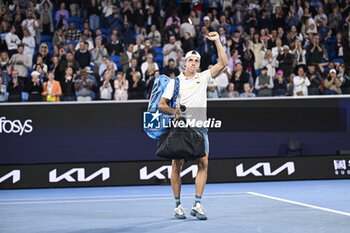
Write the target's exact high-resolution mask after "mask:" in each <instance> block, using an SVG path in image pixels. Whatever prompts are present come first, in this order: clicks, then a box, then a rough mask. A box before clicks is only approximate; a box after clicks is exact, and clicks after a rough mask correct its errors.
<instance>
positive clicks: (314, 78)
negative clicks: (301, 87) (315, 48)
mask: <svg viewBox="0 0 350 233" xmlns="http://www.w3.org/2000/svg"><path fill="white" fill-rule="evenodd" d="M307 69H308V72H307V73H306V77H308V79H309V80H310V83H311V84H310V86H309V87H308V94H309V95H319V94H320V89H321V84H322V78H321V75H320V74H319V73H318V72H317V71H316V69H315V64H312V63H310V64H308V66H307Z"/></svg>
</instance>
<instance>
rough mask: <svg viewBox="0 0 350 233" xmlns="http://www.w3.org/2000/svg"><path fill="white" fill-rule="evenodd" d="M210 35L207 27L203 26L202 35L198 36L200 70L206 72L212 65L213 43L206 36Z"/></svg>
mask: <svg viewBox="0 0 350 233" xmlns="http://www.w3.org/2000/svg"><path fill="white" fill-rule="evenodd" d="M208 33H209V31H208V29H207V28H206V27H205V26H202V29H201V33H200V34H199V36H198V45H199V54H200V55H201V64H200V69H201V70H206V69H207V68H208V66H209V65H210V64H211V63H212V56H213V49H214V45H213V42H212V41H210V40H208V39H207V37H206V35H207V34H208Z"/></svg>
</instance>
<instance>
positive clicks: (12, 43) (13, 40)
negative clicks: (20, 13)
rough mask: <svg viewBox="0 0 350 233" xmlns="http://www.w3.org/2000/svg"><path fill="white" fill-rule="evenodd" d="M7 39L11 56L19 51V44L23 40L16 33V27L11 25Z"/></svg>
mask: <svg viewBox="0 0 350 233" xmlns="http://www.w3.org/2000/svg"><path fill="white" fill-rule="evenodd" d="M5 41H6V45H7V52H8V55H9V57H10V58H11V57H12V55H13V54H15V53H17V51H18V45H20V44H21V40H20V39H19V37H18V36H17V35H16V28H15V27H14V26H12V27H11V30H10V32H9V33H7V35H6V36H5Z"/></svg>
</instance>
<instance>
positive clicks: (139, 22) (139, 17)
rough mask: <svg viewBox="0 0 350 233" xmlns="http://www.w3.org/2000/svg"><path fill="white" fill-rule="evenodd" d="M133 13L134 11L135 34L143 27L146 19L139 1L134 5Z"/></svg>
mask: <svg viewBox="0 0 350 233" xmlns="http://www.w3.org/2000/svg"><path fill="white" fill-rule="evenodd" d="M134 7H135V11H134V19H133V20H134V21H133V22H134V23H135V30H136V33H139V31H140V28H141V27H143V26H144V25H145V19H146V12H145V9H144V8H143V7H142V2H141V1H139V2H137V3H136V6H134Z"/></svg>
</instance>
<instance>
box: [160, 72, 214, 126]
mask: <svg viewBox="0 0 350 233" xmlns="http://www.w3.org/2000/svg"><path fill="white" fill-rule="evenodd" d="M178 77H179V80H180V91H179V95H178V98H177V100H176V103H177V105H178V104H182V105H185V106H186V117H187V118H188V119H196V120H201V121H206V120H207V87H208V83H209V81H210V80H211V79H212V77H211V74H210V70H205V71H203V72H201V73H196V75H195V76H194V77H193V78H191V79H189V78H187V77H186V76H185V75H184V74H183V72H181V74H180V75H179V76H178ZM174 85H175V80H171V81H170V82H169V84H168V86H167V87H166V89H165V91H164V93H163V95H162V97H164V98H166V99H169V100H170V99H171V98H172V97H173V95H174Z"/></svg>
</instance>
